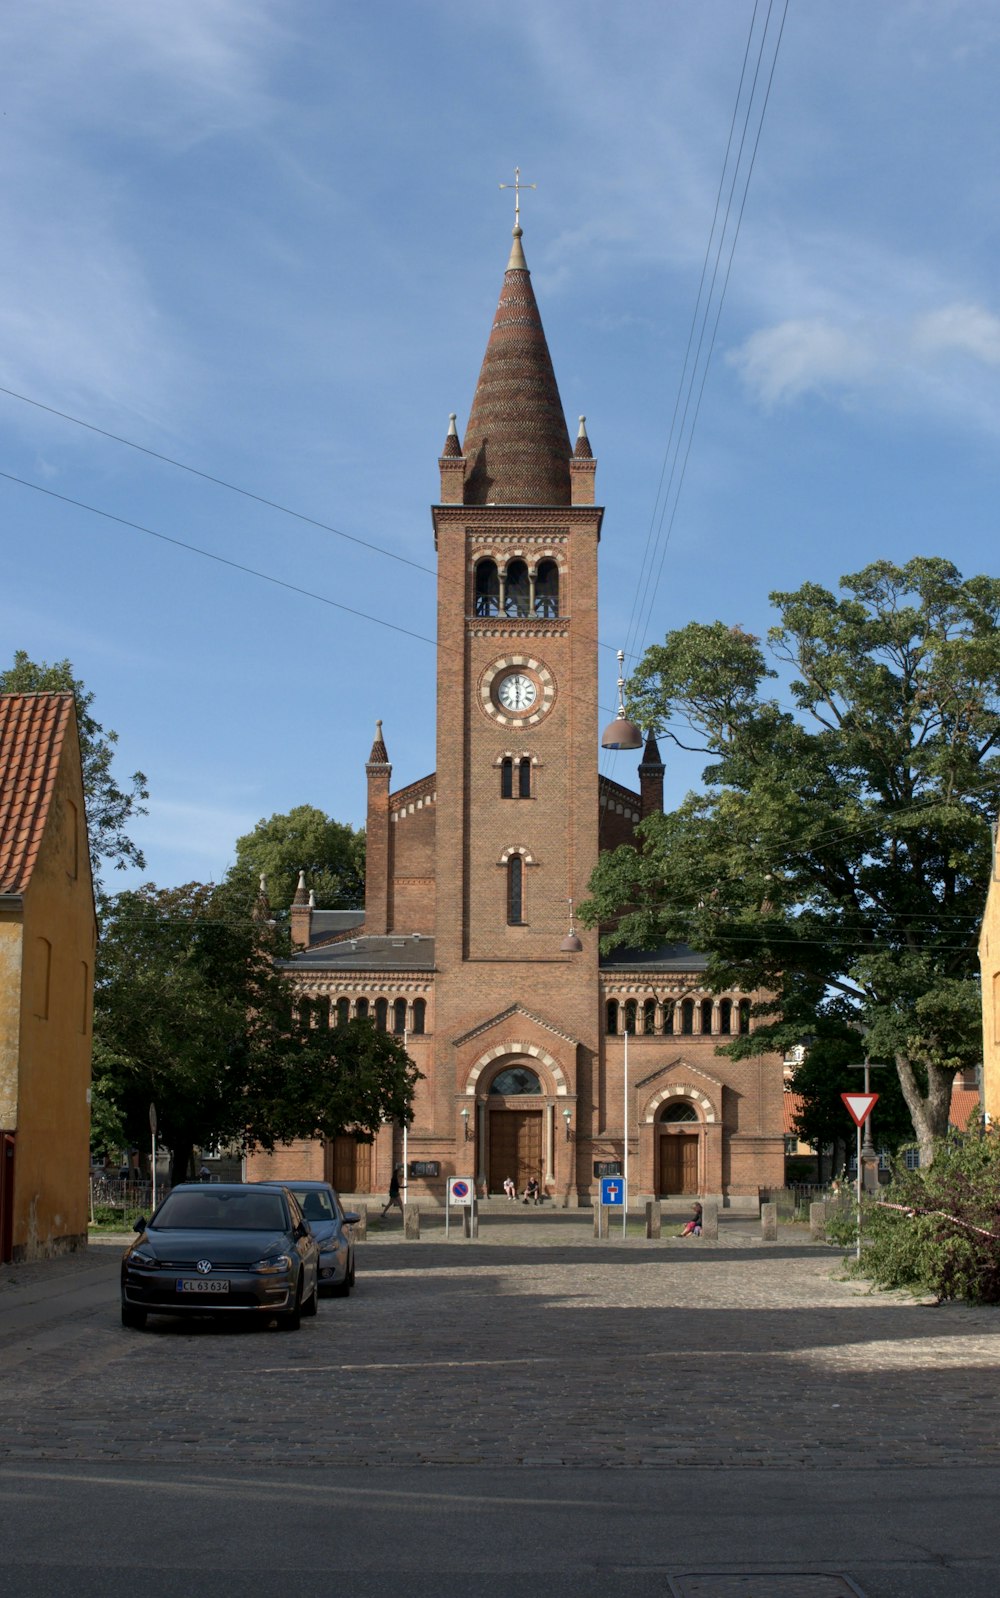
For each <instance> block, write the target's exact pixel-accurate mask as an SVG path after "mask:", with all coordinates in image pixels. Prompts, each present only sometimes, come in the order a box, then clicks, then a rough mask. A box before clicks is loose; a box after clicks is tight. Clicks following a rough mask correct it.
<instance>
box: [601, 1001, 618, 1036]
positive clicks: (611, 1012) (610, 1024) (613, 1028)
mask: <svg viewBox="0 0 1000 1598" xmlns="http://www.w3.org/2000/svg"><path fill="white" fill-rule="evenodd" d="M604 1030H605V1032H607V1034H608V1036H609V1037H613V1036H614V1035H615V1033H616V1032H617V1031H618V1000H617V999H609V1000H608V1007H607V1013H606V1015H605V1018H604Z"/></svg>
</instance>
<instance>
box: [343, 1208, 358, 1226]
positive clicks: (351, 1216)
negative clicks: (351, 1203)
mask: <svg viewBox="0 0 1000 1598" xmlns="http://www.w3.org/2000/svg"><path fill="white" fill-rule="evenodd" d="M360 1219H361V1216H360V1215H357V1214H355V1212H354V1210H345V1211H344V1224H345V1226H357V1224H358V1222H359V1221H360Z"/></svg>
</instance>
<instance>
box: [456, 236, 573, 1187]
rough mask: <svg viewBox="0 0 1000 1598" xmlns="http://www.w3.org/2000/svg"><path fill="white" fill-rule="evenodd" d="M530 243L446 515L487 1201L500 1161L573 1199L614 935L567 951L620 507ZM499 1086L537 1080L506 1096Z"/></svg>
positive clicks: (476, 1121) (459, 812) (464, 887)
mask: <svg viewBox="0 0 1000 1598" xmlns="http://www.w3.org/2000/svg"><path fill="white" fill-rule="evenodd" d="M521 238H522V234H521V228H520V226H515V228H514V236H513V247H512V249H511V252H510V259H509V261H508V263H507V269H506V272H505V274H504V280H503V287H502V290H501V294H500V301H499V304H498V306H497V311H496V316H495V318H494V322H493V327H492V330H491V332H490V335H489V340H488V343H487V347H486V355H485V358H484V360H483V364H482V369H481V371H480V374H479V381H478V384H477V387H476V392H475V397H474V399H473V403H472V410H471V413H470V416H469V422H468V426H467V428H466V431H465V439H464V444H463V443H462V442H461V441H460V438H459V434H458V430H457V428H456V426H455V419H454V418H452V423H451V426H450V428H449V432H448V435H447V438H446V440H445V446H444V451H443V453H442V456H441V458H440V470H441V499H440V503H439V504H437V505H436V506H435V507H434V509H433V518H434V534H435V543H436V548H437V557H438V665H437V670H438V680H437V826H436V869H435V878H436V913H435V931H436V959H435V963H436V967H437V976H436V982H435V987H436V996H435V1014H436V1027H435V1029H436V1048H435V1055H436V1060H435V1067H436V1069H435V1076H436V1078H437V1087H438V1093H439V1094H440V1100H439V1103H438V1104H437V1106H436V1110H437V1114H438V1115H439V1116H443V1115H444V1114H445V1113H446V1105H445V1102H444V1101H445V1098H446V1097H447V1096H449V1095H450V1096H451V1101H452V1113H453V1114H455V1113H456V1112H457V1114H458V1115H464V1120H465V1125H466V1126H467V1127H470V1128H471V1126H472V1125H474V1126H475V1139H476V1145H477V1147H476V1164H477V1170H476V1174H477V1175H478V1176H481V1177H483V1178H485V1179H486V1180H487V1181H488V1183H489V1186H490V1189H491V1190H496V1189H498V1188H499V1185H500V1182H501V1181H502V1177H503V1174H512V1175H513V1174H516V1173H514V1172H513V1171H512V1172H510V1173H502V1172H501V1169H500V1167H501V1165H503V1164H505V1162H506V1163H512V1164H517V1165H518V1166H519V1168H520V1170H521V1172H522V1174H523V1171H524V1169H525V1166H526V1164H527V1165H528V1166H531V1165H533V1164H534V1163H535V1162H536V1158H537V1163H538V1167H539V1174H541V1175H542V1176H543V1178H546V1177H547V1178H548V1179H549V1181H550V1183H554V1184H555V1186H556V1188H557V1189H558V1190H560V1191H561V1192H562V1193H563V1194H564V1195H565V1197H566V1198H568V1199H570V1200H571V1195H573V1194H575V1191H576V1181H577V1176H576V1172H575V1170H574V1169H572V1160H571V1154H572V1150H573V1149H574V1148H575V1146H576V1144H575V1137H576V1133H577V1130H578V1129H579V1130H581V1131H582V1130H583V1127H581V1121H582V1122H583V1123H584V1126H585V1127H586V1128H589V1122H590V1104H591V1097H592V1092H591V1087H592V1078H593V1072H594V1068H595V1062H596V1058H597V1047H598V1038H597V1010H598V1004H597V989H598V983H597V976H598V971H597V939H596V936H595V935H593V934H587V935H585V937H584V939H583V948H582V950H580V951H579V952H566V951H564V950H563V949H562V948H561V944H562V943H563V942H564V941H565V940H566V934H567V928H568V926H569V921H570V903H569V901H571V900H573V901H577V902H578V901H579V900H580V899H582V898H583V897H584V896H585V894H586V891H587V885H588V882H589V879H590V876H591V873H592V871H593V869H594V867H595V865H596V862H597V849H598V814H599V808H598V790H597V732H598V727H597V544H598V539H599V536H600V528H601V519H602V515H603V512H602V511H601V510H600V509H599V508H598V507H597V506H595V504H594V472H595V462H594V459H593V456H592V454H591V449H590V443H589V441H588V438H587V432H586V427H585V425H584V423H583V420H582V419H581V423H580V429H579V436H578V437H577V440H576V444H575V447H574V446H573V445H571V443H570V438H569V434H568V432H567V428H566V421H565V417H564V414H563V408H562V402H561V400H560V397H559V390H558V387H557V385H556V379H555V373H554V371H553V368H552V361H551V358H550V355H549V350H548V345H547V343H546V339H545V333H544V331H543V328H542V323H541V318H540V316H539V312H538V307H537V304H536V302H535V296H534V292H533V290H532V286H531V277H530V274H529V272H528V267H527V262H526V260H525V256H524V251H523V248H522V243H521ZM448 1056H450V1058H447V1067H448V1068H447V1069H445V1065H446V1057H448ZM486 1056H489V1060H488V1062H487V1063H488V1066H489V1069H488V1070H487V1071H486V1076H485V1078H484V1077H483V1071H484V1069H485V1067H484V1063H483V1062H484V1060H485V1059H486ZM518 1070H520V1071H521V1072H522V1076H521V1078H518V1076H517V1075H516V1073H517V1071H518ZM525 1071H527V1072H528V1073H529V1076H528V1077H524V1076H523V1072H525ZM511 1072H514V1073H515V1074H514V1075H511V1074H510V1073H511ZM490 1078H493V1079H495V1081H499V1085H500V1088H501V1089H505V1088H507V1087H515V1086H516V1084H517V1082H518V1081H519V1080H520V1081H522V1082H523V1081H528V1080H529V1078H530V1085H529V1088H528V1092H527V1094H524V1093H523V1090H522V1091H521V1092H519V1093H517V1094H515V1093H511V1094H508V1093H506V1092H505V1091H498V1089H497V1087H496V1086H494V1087H493V1088H491V1087H490V1086H489V1079H490ZM501 1079H502V1080H501ZM536 1082H537V1086H536V1085H535V1083H536ZM532 1097H534V1098H535V1099H536V1100H537V1099H540V1100H541V1101H542V1102H541V1103H536V1104H535V1105H534V1106H530V1107H529V1106H528V1100H529V1099H530V1098H532ZM512 1098H519V1099H521V1100H522V1101H523V1102H521V1103H519V1104H517V1105H512V1104H511V1102H510V1101H511V1099H512ZM473 1110H474V1111H475V1114H474V1115H473ZM466 1111H467V1112H468V1114H465V1112H466ZM543 1112H544V1113H543ZM567 1112H568V1115H567ZM532 1117H534V1119H532ZM557 1117H558V1124H557ZM525 1128H527V1131H526V1130H525ZM556 1133H558V1138H556V1136H555V1134H556ZM553 1165H555V1166H556V1167H558V1169H552V1168H551V1167H552V1166H553ZM571 1201H572V1200H571Z"/></svg>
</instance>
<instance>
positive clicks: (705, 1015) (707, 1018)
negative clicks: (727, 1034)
mask: <svg viewBox="0 0 1000 1598" xmlns="http://www.w3.org/2000/svg"><path fill="white" fill-rule="evenodd" d="M701 1030H702V1032H704V1033H705V1035H706V1036H707V1035H708V1033H709V1032H711V1030H712V1001H711V999H702V1001H701Z"/></svg>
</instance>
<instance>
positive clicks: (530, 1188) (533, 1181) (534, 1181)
mask: <svg viewBox="0 0 1000 1598" xmlns="http://www.w3.org/2000/svg"><path fill="white" fill-rule="evenodd" d="M524 1202H525V1204H541V1202H542V1189H541V1186H540V1184H539V1181H538V1177H537V1176H529V1177H528V1185H527V1187H526V1188H525V1190H524Z"/></svg>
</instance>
